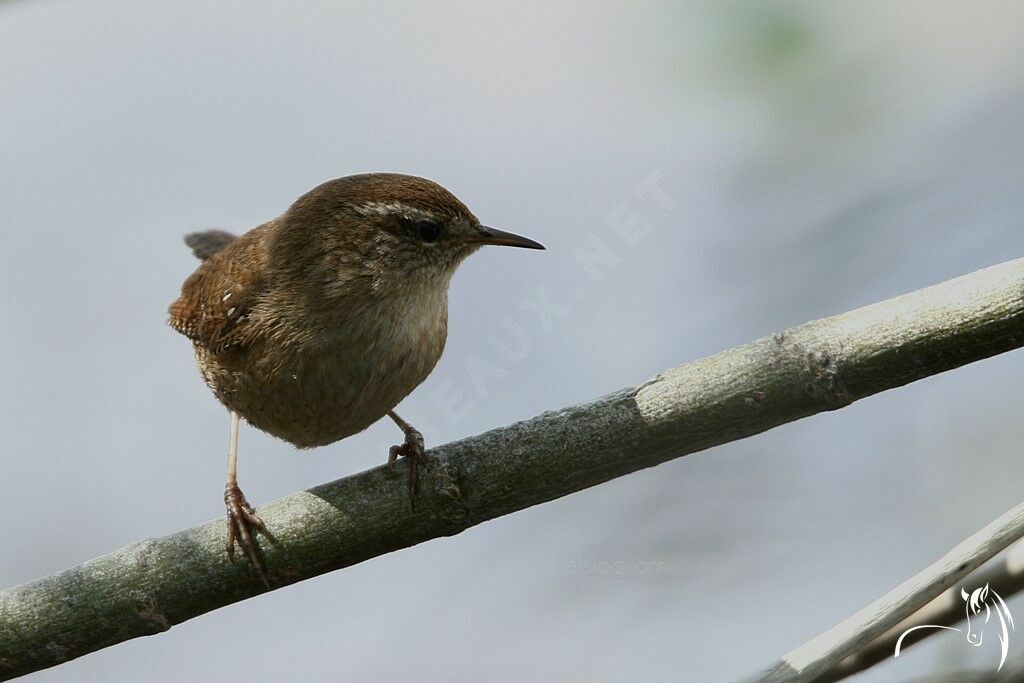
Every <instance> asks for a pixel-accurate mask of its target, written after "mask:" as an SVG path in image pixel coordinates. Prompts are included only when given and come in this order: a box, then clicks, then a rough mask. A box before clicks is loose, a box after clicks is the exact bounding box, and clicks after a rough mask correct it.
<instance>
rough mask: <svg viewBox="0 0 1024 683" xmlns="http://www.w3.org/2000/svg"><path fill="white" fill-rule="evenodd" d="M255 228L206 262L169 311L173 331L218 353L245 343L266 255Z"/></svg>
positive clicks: (248, 337)
mask: <svg viewBox="0 0 1024 683" xmlns="http://www.w3.org/2000/svg"><path fill="white" fill-rule="evenodd" d="M258 230H259V228H257V230H254V231H252V232H250V233H247V234H246V235H243V236H242V237H240V238H238V239H236V240H233V241H231V242H230V243H229V244H227V245H226V246H224V247H223V248H221V249H220V250H219V251H217V252H216V253H214V254H213V255H212V256H210V258H209V259H207V260H206V261H204V262H203V264H202V265H200V266H199V268H197V269H196V271H195V272H194V273H192V275H190V276H189V278H188V279H187V280H185V283H184V284H183V285H182V286H181V296H180V297H178V300H177V301H175V302H174V303H173V304H171V306H170V308H169V309H168V313H170V319H169V320H168V323H169V324H170V326H171V327H173V328H174V329H175V330H177V331H178V332H180V333H181V334H183V335H185V336H186V337H188V338H189V339H191V340H192V341H194V342H195V343H197V344H201V345H202V346H204V347H206V348H207V349H209V350H210V351H212V352H214V353H220V352H223V351H225V350H227V349H230V348H232V347H237V346H239V345H242V344H244V343H245V342H246V341H247V340H248V339H250V338H251V337H252V334H253V330H252V329H251V328H250V326H249V325H247V323H248V322H249V320H250V314H251V312H252V307H253V306H254V305H255V304H256V301H257V300H258V298H259V295H260V293H261V291H262V287H263V277H262V272H263V268H262V266H263V258H262V256H263V254H262V251H261V249H260V245H261V242H260V241H259V240H258V239H256V235H255V234H254V233H256V232H257V231H258Z"/></svg>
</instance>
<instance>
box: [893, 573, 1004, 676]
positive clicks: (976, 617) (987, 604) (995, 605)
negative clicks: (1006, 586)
mask: <svg viewBox="0 0 1024 683" xmlns="http://www.w3.org/2000/svg"><path fill="white" fill-rule="evenodd" d="M960 597H962V598H963V599H964V602H965V603H967V604H966V610H967V642H968V643H970V644H971V645H973V646H975V647H978V646H979V645H981V637H982V634H983V633H984V630H985V625H986V624H988V620H989V618H990V617H991V616H992V612H995V613H996V616H997V617H999V633H997V634H996V636H997V637H998V638H999V647H1000V656H999V666H998V667H996V671H999V670H1000V669H1002V668H1003V663H1004V662H1005V661H1006V651H1007V650H1008V649H1009V647H1010V631H1012V630H1014V626H1013V617H1012V616H1010V610H1009V608H1008V607H1007V606H1006V603H1005V602H1003V599H1002V598H1001V597H1000V596H999V593H996V592H995V591H994V590H990V589H989V587H988V584H987V583H986V584H985V587H984V588H975V589H974V590H973V591H971V593H970V595H968V594H967V591H965V590H964V589H963V588H961V589H960ZM982 610H984V615H985V616H984V619H982V617H981V614H982ZM1007 626H1009V628H1007ZM919 628H943V629H946V630H947V631H960V630H962V629H959V628H953V627H951V626H939V625H937V624H923V625H921V626H915V627H914V628H908V629H907V630H906V631H904V632H903V635H901V636H900V638H899V640H897V641H896V654H895V656H896V657H899V656H900V647H901V646H902V645H903V639H904V638H906V637H907V635H908V634H909V633H910V632H911V631H916V630H917V629H919Z"/></svg>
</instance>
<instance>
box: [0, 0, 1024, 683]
mask: <svg viewBox="0 0 1024 683" xmlns="http://www.w3.org/2000/svg"><path fill="white" fill-rule="evenodd" d="M1022 32H1024V5H1022V4H1020V3H1016V2H1006V3H980V2H975V3H959V4H951V3H940V2H916V3H906V2H901V3H843V4H840V3H812V2H806V3H700V4H696V3H687V4H682V3H656V4H648V3H637V2H628V1H625V0H624V1H622V2H560V3H542V2H517V3H502V4H498V3H491V4H488V3H483V4H481V3H473V2H463V3H446V4H443V5H442V4H437V3H432V4H429V5H428V4H426V3H413V2H403V3H387V4H372V3H326V2H324V3H297V4H288V5H287V6H286V4H285V3H266V2H230V3H227V2H223V3H194V2H156V3H131V2H127V1H122V2H100V3H74V2H68V1H65V0H59V1H58V0H21V1H19V2H13V3H10V2H9V3H4V4H0V93H2V94H0V226H2V227H0V278H2V281H3V286H2V287H0V321H2V322H0V369H2V373H3V383H4V390H3V392H2V393H0V434H2V435H3V437H2V439H3V441H2V448H0V519H2V523H0V587H7V586H12V585H15V584H18V583H21V582H24V581H28V580H30V579H33V578H36V577H38V576H41V575H44V574H48V573H51V572H54V571H57V570H60V569H62V568H65V567H67V566H70V565H72V564H74V563H77V562H80V561H83V560H86V559H89V558H91V557H94V556H97V555H100V554H103V553H106V552H109V551H111V550H114V549H115V548H118V547H120V546H122V545H124V544H127V543H129V542H132V541H136V540H139V539H142V538H145V537H148V536H157V535H162V534H167V533H170V532H173V531H176V530H178V529H180V528H183V527H186V526H190V525H193V524H197V523H199V522H203V521H205V520H208V519H211V518H215V517H218V516H220V515H222V513H223V507H222V504H221V490H222V485H223V471H224V464H225V451H226V447H227V427H228V420H227V415H226V413H225V411H224V410H223V408H222V407H221V406H220V405H219V404H218V403H217V402H216V401H215V399H214V398H213V397H212V396H211V394H210V393H209V391H208V390H207V389H206V387H205V386H204V385H203V383H202V381H201V380H200V378H199V376H198V373H197V372H196V370H195V367H194V363H193V359H192V354H191V349H190V345H189V344H188V342H187V341H186V340H185V339H184V338H182V337H181V336H180V335H177V334H175V333H174V332H173V331H171V330H170V329H169V328H168V327H166V326H165V317H166V315H165V310H166V307H167V305H168V304H169V303H170V302H171V301H172V300H173V299H174V298H175V297H176V295H177V292H178V288H179V286H180V284H181V281H182V280H183V279H184V278H185V277H186V276H187V275H188V274H189V273H190V272H191V271H192V269H193V268H194V267H195V266H196V262H195V261H194V260H193V258H192V256H191V254H190V253H189V252H188V250H187V249H186V248H185V247H184V246H183V244H182V243H181V236H182V235H183V234H184V233H186V232H189V231H193V230H197V229H202V228H208V227H221V228H225V229H230V230H234V231H244V230H246V229H249V228H251V227H254V226H255V225H257V224H259V223H261V222H263V221H265V220H267V219H269V218H271V217H273V216H276V215H277V214H279V213H280V212H281V211H283V210H284V209H285V208H286V207H287V206H288V204H289V203H290V202H291V201H292V200H293V199H294V198H295V197H297V196H298V195H299V194H301V193H302V192H304V191H305V190H307V189H309V188H310V187H312V186H313V185H315V184H317V183H319V182H321V181H323V180H326V179H328V178H332V177H337V176H341V175H347V174H350V173H355V172H361V171H368V170H387V171H401V172H407V173H414V174H419V175H424V176H427V177H430V178H432V179H436V180H438V181H439V182H441V183H442V184H444V185H445V186H447V187H448V188H450V189H451V190H452V191H454V192H455V193H456V194H457V195H459V196H460V197H461V198H462V199H464V200H465V201H466V202H467V204H469V206H470V207H471V208H472V209H473V211H474V212H475V213H476V214H477V215H478V216H480V217H481V219H483V220H484V221H486V222H488V223H490V224H492V225H496V226H499V227H503V228H506V229H509V230H513V231H515V232H520V233H523V234H526V235H529V236H531V237H534V238H536V239H538V240H540V241H542V242H544V243H545V244H546V245H547V247H548V251H547V252H544V253H525V252H511V251H507V250H498V249H495V250H485V251H484V252H483V253H480V254H478V255H476V256H474V257H473V258H472V259H470V260H469V262H467V263H466V264H465V265H464V266H463V267H462V269H461V270H460V271H459V273H458V275H457V276H456V277H455V280H454V283H453V286H452V291H451V321H450V333H449V343H448V348H447V351H446V354H445V357H444V358H443V359H442V361H441V363H440V364H439V366H438V367H437V369H436V370H435V372H434V374H433V375H432V377H431V378H430V379H429V380H428V381H427V382H426V383H425V384H424V385H423V386H422V387H420V389H418V390H417V391H416V392H415V393H413V394H412V395H411V396H410V397H409V398H408V399H407V400H406V401H405V402H404V403H403V404H402V406H401V407H400V410H401V412H402V414H403V415H405V416H406V417H408V418H410V419H411V420H413V421H414V422H415V423H416V424H417V425H419V426H420V428H421V429H422V430H423V431H424V432H425V434H426V438H427V440H428V443H433V444H437V443H441V442H444V441H448V440H451V439H457V438H460V437H463V436H467V435H471V434H474V433H477V432H479V431H482V430H485V429H488V428H491V427H495V426H499V425H503V424H507V423H510V422H512V421H515V420H519V419H524V418H527V417H531V416H533V415H535V414H537V413H539V412H541V411H544V410H547V409H552V408H558V407H561V406H564V405H567V404H570V403H574V402H580V401H585V400H588V399H591V398H593V397H596V396H598V395H601V394H604V393H607V392H609V391H612V390H615V389H618V388H620V387H622V386H626V385H631V384H635V383H638V382H640V381H643V380H644V379H646V378H648V377H649V376H650V375H652V374H654V373H656V372H657V371H659V370H662V369H664V368H667V367H671V366H673V365H676V364H679V363H682V362H684V361H688V360H692V359H695V358H698V357H700V356H703V355H706V354H709V353H713V352H715V351H719V350H722V349H725V348H728V347H730V346H734V345H736V344H740V343H742V342H745V341H748V340H751V339H753V338H755V337H759V336H762V335H765V334H769V333H771V332H773V331H777V330H780V329H783V328H785V327H788V326H791V325H794V324H798V323H801V322H804V321H806V320H809V319H812V318H816V317H821V316H826V315H830V314H834V313H839V312H842V311H845V310H848V309H850V308H853V307H857V306H860V305H864V304H868V303H872V302H874V301H877V300H880V299H883V298H886V297H889V296H893V295H896V294H899V293H902V292H906V291H910V290H913V289H916V288H919V287H923V286H926V285H929V284H933V283H935V282H938V281H941V280H945V279H948V278H951V277H954V276H957V275H961V274H964V273H967V272H970V271H972V270H975V269H978V268H981V267H983V266H986V265H990V264H994V263H997V262H1000V261H1004V260H1008V259H1010V258H1014V257H1018V256H1021V255H1022V254H1024V229H1022V228H1024V200H1022V197H1024V194H1022V192H1021V187H1020V178H1021V175H1022V171H1024V42H1022V41H1021V38H1020V36H1021V34H1022ZM645 180H646V181H648V182H656V183H657V184H658V186H659V187H660V188H662V189H663V190H664V192H665V194H666V195H667V197H668V198H669V199H670V202H671V207H670V206H669V204H668V203H665V202H656V201H652V200H650V199H649V198H646V196H645V195H643V193H638V191H637V190H638V187H640V186H641V184H642V183H643V182H644V181H645ZM623 221H633V223H634V225H635V226H640V227H642V228H643V229H642V230H639V232H641V233H644V234H643V236H642V237H641V238H639V239H637V240H634V241H633V242H632V243H627V242H624V241H623V240H622V239H621V237H620V236H619V234H618V233H617V232H616V230H615V228H614V224H620V223H622V222H623ZM593 240H596V243H595V242H594V241H593ZM595 244H605V245H607V246H609V247H610V248H614V250H615V251H616V252H617V255H616V257H615V258H614V259H606V260H605V261H604V262H602V263H600V264H598V265H597V266H596V267H590V268H588V267H585V261H584V260H582V259H581V258H580V254H579V252H580V251H581V250H593V249H594V248H595V246H594V245H595ZM539 301H547V302H548V303H547V304H545V305H544V306H543V307H542V310H541V311H538V310H537V309H538V302H539ZM509 325H511V326H512V328H514V327H515V326H516V325H518V326H519V327H520V328H521V329H522V330H525V333H526V337H525V339H526V345H525V347H523V348H520V353H517V354H513V355H508V354H502V353H500V352H499V351H498V350H497V348H496V347H495V345H494V344H493V343H492V342H491V341H490V338H491V336H492V335H495V334H497V335H499V337H507V338H509V339H513V340H516V341H521V340H519V339H518V337H515V336H513V335H512V334H511V332H508V331H507V330H509V329H512V328H510V327H508V326H509ZM481 368H486V369H487V372H482V371H481ZM1022 379H1024V355H1021V353H1019V352H1018V353H1011V354H1007V355H1004V356H1002V357H998V358H994V359H992V360H988V361H985V362H982V363H978V364H975V365H971V366H969V367H966V368H963V369H960V370H957V371H955V372H950V373H946V374H943V375H941V376H938V377H935V378H932V379H928V380H925V381H922V382H919V383H917V384H914V385H912V386H909V387H905V388H902V389H898V390H895V391H891V392H888V393H886V394H883V395H880V396H877V397H874V398H871V399H868V400H865V401H863V402H861V403H858V404H855V405H853V406H851V407H849V408H847V409H844V410H842V411H839V412H836V413H832V414H826V415H820V416H817V417H814V418H811V419H808V420H804V421H802V422H798V423H795V424H791V425H787V426H785V427H782V428H779V429H776V430H773V431H771V432H769V433H766V434H763V435H761V436H757V437H754V438H751V439H747V440H745V441H742V442H740V443H734V444H730V445H728V446H724V447H719V448H715V449H712V450H710V451H707V452H704V453H700V454H697V455H692V456H689V457H686V458H683V459H681V460H677V461H675V462H671V463H668V464H665V465H662V466H660V467H657V468H654V469H650V470H646V471H643V472H639V473H636V474H633V475H631V476H628V477H624V478H622V479H619V480H617V481H614V482H611V483H609V484H606V485H603V486H600V487H597V488H595V489H591V490H588V491H584V492H581V493H578V494H576V495H573V496H570V497H568V498H566V499H563V500H559V501H555V502H552V503H548V504H546V505H542V506H540V507H536V508H533V509H530V510H527V511H525V512H522V513H519V514H516V515H513V516H511V517H507V518H504V519H499V520H496V521H492V522H490V523H487V524H485V525H483V526H480V527H477V528H475V529H472V530H471V531H469V532H467V533H465V534H462V535H460V536H457V537H455V538H450V539H444V540H438V541H434V542H431V543H427V544H424V545H421V546H418V547H415V548H410V549H407V550H404V551H401V552H398V553H395V554H392V555H389V556H386V557H381V558H378V559H376V560H373V561H371V562H367V563H364V564H362V565H359V566H356V567H352V568H350V569H348V570H345V571H341V572H336V573H334V574H331V575H328V576H323V577H320V578H318V579H316V580H312V581H307V582H305V583H302V584H300V585H296V586H293V587H290V588H286V589H283V590H279V591H276V592H274V593H272V594H269V595H265V596H262V597H259V598H258V599H253V600H249V601H247V602H244V603H242V604H238V605H234V606H231V607H228V608H226V609H222V610H219V611H217V612H215V613H212V614H208V615H206V616H203V617H201V618H198V619H196V620H194V621H191V622H188V623H186V624H184V625H181V626H179V627H176V628H174V629H173V630H172V631H170V632H168V633H165V634H162V635H159V636H156V637H152V638H146V639H142V640H136V641H132V642H129V643H126V644H122V645H119V646H116V647H113V648H109V649H106V650H103V651H101V652H98V653H95V654H92V655H89V656H87V657H84V658H82V659H79V660H77V661H74V662H72V663H70V664H67V665H65V666H63V667H60V668H57V669H53V670H49V671H45V672H41V673H39V674H35V675H34V676H30V677H29V678H28V679H26V680H32V681H38V682H42V681H65V680H75V681H134V680H140V679H141V678H145V679H147V680H154V681H177V680H184V679H190V678H191V679H195V680H202V681H214V680H224V679H225V678H231V679H232V680H249V681H272V680H282V679H285V678H294V676H296V675H297V674H298V675H301V678H302V680H309V681H333V680H341V679H345V680H380V679H391V680H423V679H440V678H444V679H449V680H467V681H468V680H480V679H484V680H497V681H511V680H521V679H524V678H543V679H548V680H551V679H563V680H565V679H568V680H624V679H627V678H628V679H634V680H635V679H640V680H689V681H719V680H729V679H732V678H735V677H737V676H741V675H744V674H747V673H750V672H752V671H754V670H756V668H757V667H759V666H761V665H764V664H768V663H770V662H771V661H772V660H774V659H776V658H777V657H779V656H781V655H782V654H783V653H785V652H787V651H788V650H790V649H791V648H793V647H795V646H797V645H799V644H801V643H802V642H803V641H805V640H807V639H808V638H810V637H812V636H814V635H816V634H818V633H819V632H820V631H822V630H824V629H825V628H827V627H829V626H831V625H833V624H834V623H835V622H837V621H839V620H841V619H843V618H845V617H846V616H848V615H849V614H851V613H852V612H854V611H856V610H857V609H859V608H860V607H862V606H863V605H864V604H866V603H867V602H869V601H870V600H872V599H874V598H876V597H877V596H879V595H880V594H882V593H883V592H885V591H887V590H889V589H890V588H892V587H893V586H895V585H896V584H898V583H899V582H901V581H902V580H904V579H905V578H907V577H908V576H910V575H912V574H913V573H915V572H917V571H919V570H920V569H922V568H923V567H924V566H926V565H927V564H928V563H930V562H932V561H933V560H935V559H936V558H937V557H939V556H940V555H941V554H943V553H944V552H945V551H946V550H947V549H949V548H950V547H951V546H953V545H954V544H956V543H957V542H959V541H960V540H961V539H962V538H963V537H965V536H966V535H968V534H969V533H971V532H973V531H974V530H976V529H977V528H978V527H980V526H982V525H983V524H984V523H986V522H987V521H989V520H990V519H992V518H994V517H995V516H997V515H998V514H1000V513H1002V512H1004V511H1005V510H1006V509H1008V508H1009V507H1011V506H1012V505H1014V504H1016V503H1017V502H1019V501H1020V500H1021V497H1022V493H1021V491H1022V490H1024V487H1022V486H1021V481H1022V477H1021V475H1022V472H1021V464H1020V463H1021V458H1020V454H1021V443H1022V441H1024V424H1022V420H1021V415H1022V414H1024V395H1022V392H1021V390H1020V387H1021V385H1022V381H1021V380H1022ZM397 436H398V434H397V431H396V430H395V429H394V427H393V426H392V425H391V424H384V423H380V424H378V425H375V426H374V427H372V428H371V429H369V430H368V431H366V432H365V433H363V434H360V435H358V436H356V437H353V438H351V439H348V440H346V441H344V442H341V443H338V444H335V445H332V446H329V447H326V448H320V449H317V450H314V451H309V452H302V453H299V452H297V451H295V450H294V449H293V448H292V447H290V446H289V445H287V444H284V443H282V442H279V441H276V440H274V439H272V438H270V437H267V436H264V435H262V434H261V433H258V432H256V431H255V430H252V429H248V428H243V434H242V441H241V461H240V479H241V482H242V485H243V487H244V489H245V491H246V493H247V494H248V496H249V498H250V500H253V501H255V502H257V503H260V502H264V501H267V500H270V499H272V498H276V497H279V496H281V495H284V494H287V493H289V492H292V491H295V490H298V489H302V488H306V487H309V486H312V485H314V484H317V483H319V482H323V481H327V480H330V479H334V478H337V477H340V476H344V475H347V474H351V473H353V472H357V471H359V470H362V469H364V468H367V467H371V466H374V465H377V464H380V463H381V462H382V461H383V460H384V458H385V457H386V455H387V448H388V446H389V445H391V444H392V443H395V442H396V438H397ZM602 563H606V564H602ZM600 567H605V568H606V569H607V568H608V567H617V568H619V571H601V570H600V569H599V568H600ZM652 568H653V569H652ZM1010 608H1011V610H1013V611H1015V612H1016V613H1018V614H1020V615H1021V617H1024V602H1022V601H1020V600H1014V601H1012V602H1011V604H1010ZM1011 648H1017V649H1018V652H1017V655H1018V656H1024V640H1021V639H1020V638H1018V639H1017V640H1016V641H1012V642H1011ZM1013 654H1014V653H1013V651H1012V650H1011V657H1012V656H1013ZM997 660H998V649H997V644H996V643H995V642H994V641H993V642H992V643H990V644H989V645H988V646H987V647H985V646H983V647H981V648H971V647H967V646H966V644H964V643H963V642H961V640H958V636H957V634H951V635H949V636H941V635H940V636H937V637H935V638H933V639H932V642H930V643H928V644H927V645H925V646H922V647H918V648H914V649H913V650H912V651H909V652H908V653H907V655H906V656H904V657H901V658H900V659H899V660H895V661H889V662H887V663H886V664H885V665H883V666H882V667H881V668H879V669H878V670H877V671H874V672H872V673H871V674H870V675H868V676H865V677H863V680H870V681H888V680H900V679H905V678H909V677H912V676H916V675H921V674H925V673H928V672H933V671H945V670H949V669H951V668H972V667H973V668H978V669H989V668H991V667H993V666H994V663H995V662H996V661H997Z"/></svg>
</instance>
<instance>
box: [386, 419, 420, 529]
mask: <svg viewBox="0 0 1024 683" xmlns="http://www.w3.org/2000/svg"><path fill="white" fill-rule="evenodd" d="M388 417H390V418H391V419H392V420H394V422H395V424H396V425H398V428H399V429H401V430H402V432H404V433H405V442H404V443H403V444H402V445H401V446H392V447H391V450H390V451H389V452H388V468H389V469H390V470H391V471H392V472H394V471H395V461H396V460H398V456H403V457H405V459H406V460H408V461H409V502H410V505H411V506H412V509H413V510H415V509H416V496H417V495H418V494H419V490H420V480H419V469H420V464H422V463H423V462H424V461H426V459H427V453H426V451H425V450H424V448H423V435H422V434H420V432H419V430H418V429H416V428H415V427H413V426H412V425H411V424H409V423H408V422H406V421H405V420H403V419H402V418H400V417H399V416H398V413H396V412H395V411H393V410H390V411H388Z"/></svg>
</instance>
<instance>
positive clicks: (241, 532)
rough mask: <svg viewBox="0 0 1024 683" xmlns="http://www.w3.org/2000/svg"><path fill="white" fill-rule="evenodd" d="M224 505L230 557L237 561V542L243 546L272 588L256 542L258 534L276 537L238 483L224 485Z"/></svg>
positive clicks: (267, 585)
mask: <svg viewBox="0 0 1024 683" xmlns="http://www.w3.org/2000/svg"><path fill="white" fill-rule="evenodd" d="M224 507H225V508H226V509H227V515H228V544H227V551H228V557H229V558H230V559H231V561H232V562H234V561H235V542H237V543H238V545H239V546H240V547H241V548H242V551H243V552H244V553H245V555H246V557H248V558H249V561H250V562H252V566H253V567H255V568H256V572H257V573H258V574H259V575H260V579H262V580H263V584H264V585H265V586H266V587H267V588H270V581H269V580H268V579H267V570H266V567H265V566H264V565H263V560H262V559H261V557H260V548H259V544H258V543H257V542H256V537H257V535H258V534H263V535H264V536H266V537H267V538H268V539H270V540H271V541H273V540H274V537H273V536H272V535H271V534H270V531H269V530H267V526H266V525H265V524H264V523H263V520H262V519H260V518H259V517H258V516H257V515H256V511H255V510H253V507H252V506H251V505H249V501H247V500H246V499H245V494H244V493H242V489H240V488H238V484H232V483H230V482H228V484H227V485H226V486H225V487H224Z"/></svg>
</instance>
